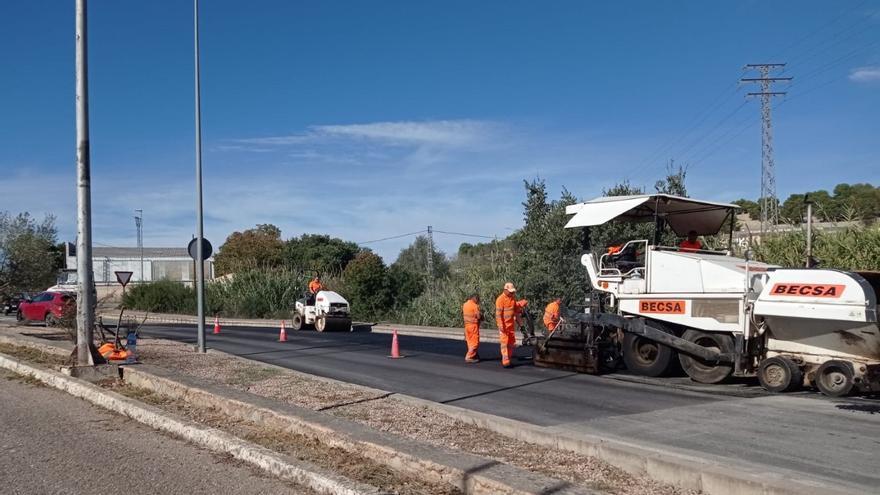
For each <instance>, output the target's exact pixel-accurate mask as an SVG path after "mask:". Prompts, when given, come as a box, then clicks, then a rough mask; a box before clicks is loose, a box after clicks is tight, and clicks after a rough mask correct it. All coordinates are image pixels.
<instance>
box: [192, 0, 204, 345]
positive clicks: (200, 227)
mask: <svg viewBox="0 0 880 495" xmlns="http://www.w3.org/2000/svg"><path fill="white" fill-rule="evenodd" d="M193 31H194V41H195V43H194V49H195V93H196V95H195V114H196V227H197V234H196V238H197V239H198V240H197V242H196V307H197V310H198V352H205V253H204V250H203V244H204V239H205V222H204V215H203V212H202V102H201V81H200V74H199V0H193Z"/></svg>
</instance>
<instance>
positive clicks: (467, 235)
mask: <svg viewBox="0 0 880 495" xmlns="http://www.w3.org/2000/svg"><path fill="white" fill-rule="evenodd" d="M434 233H436V234H447V235H460V236H463V237H480V238H482V239H494V238H495V237H493V236H491V235H480V234H466V233H464V232H447V231H444V230H437V229H434Z"/></svg>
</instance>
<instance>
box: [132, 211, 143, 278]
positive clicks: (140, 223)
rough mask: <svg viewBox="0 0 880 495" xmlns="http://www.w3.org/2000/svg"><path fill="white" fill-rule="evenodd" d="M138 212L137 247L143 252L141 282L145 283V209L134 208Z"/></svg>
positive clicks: (135, 219) (136, 220)
mask: <svg viewBox="0 0 880 495" xmlns="http://www.w3.org/2000/svg"><path fill="white" fill-rule="evenodd" d="M134 212H135V213H136V214H137V215H136V216H135V217H134V222H135V226H136V227H137V247H138V250H140V252H141V283H144V282H145V281H146V279H145V278H144V210H134Z"/></svg>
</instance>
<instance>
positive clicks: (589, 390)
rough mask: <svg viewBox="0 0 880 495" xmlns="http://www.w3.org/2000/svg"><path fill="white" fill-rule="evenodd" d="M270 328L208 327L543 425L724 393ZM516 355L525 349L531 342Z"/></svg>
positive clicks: (228, 338) (157, 331)
mask: <svg viewBox="0 0 880 495" xmlns="http://www.w3.org/2000/svg"><path fill="white" fill-rule="evenodd" d="M143 333H144V335H146V336H155V337H164V338H173V339H178V340H183V341H187V342H193V343H194V342H195V337H194V332H193V331H192V329H185V328H171V327H154V326H150V327H148V328H147V329H146V330H144V332H143ZM277 340H278V332H277V331H276V330H273V329H268V328H240V327H236V328H232V327H226V328H224V329H223V333H222V334H221V335H220V336H219V338H218V336H215V335H208V345H209V346H210V347H213V348H216V349H219V350H222V351H225V352H229V353H232V354H237V355H239V356H242V357H247V358H249V359H254V360H258V361H263V362H266V363H271V364H276V365H279V366H284V367H287V368H291V369H296V370H300V371H305V372H307V373H313V374H316V375H320V376H326V377H330V378H335V379H339V380H343V381H347V382H351V383H357V384H360V385H366V386H370V387H375V388H380V389H383V390H388V391H394V392H399V393H404V394H408V395H413V396H416V397H421V398H424V399H429V400H433V401H436V402H441V403H444V404H454V405H457V406H461V407H467V408H470V409H474V410H477V411H482V412H486V413H490V414H496V415H500V416H505V417H509V418H513V419H518V420H522V421H529V422H531V423H535V424H539V425H554V424H560V423H567V422H571V421H581V420H583V419H584V417H585V414H586V415H588V416H589V417H592V418H599V417H604V416H615V415H620V414H634V413H644V412H649V411H658V410H663V409H669V408H674V407H682V406H688V405H694V404H701V403H709V402H715V401H719V400H725V399H726V398H725V397H723V396H712V395H709V394H705V393H698V392H692V391H686V390H667V389H664V388H661V387H655V386H650V385H643V384H638V383H624V382H618V381H614V380H608V379H605V378H602V377H595V376H589V375H584V374H578V373H570V372H565V371H558V370H551V369H546V368H538V367H535V366H532V364H531V363H530V362H529V361H520V362H519V365H518V366H517V367H515V368H513V369H504V368H502V367H501V361H500V351H499V348H498V345H497V344H490V345H485V346H481V347H480V355H481V356H482V357H483V358H484V359H485V360H484V361H483V362H480V363H478V364H474V365H470V364H465V363H464V344H463V343H461V342H456V341H452V340H447V339H435V338H426V337H414V336H407V335H401V336H400V346H401V352H402V353H403V354H404V355H405V356H406V357H405V358H404V359H389V358H388V357H387V355H388V353H389V350H390V342H391V336H390V335H387V334H371V333H369V332H355V333H318V332H314V331H303V332H289V333H288V341H287V342H284V343H280V342H277ZM517 355H518V356H521V357H527V356H528V355H529V350H528V349H525V348H523V349H518V350H517Z"/></svg>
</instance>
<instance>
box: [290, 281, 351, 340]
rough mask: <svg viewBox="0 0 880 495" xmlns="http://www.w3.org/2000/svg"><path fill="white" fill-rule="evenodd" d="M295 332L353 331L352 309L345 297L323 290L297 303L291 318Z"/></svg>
mask: <svg viewBox="0 0 880 495" xmlns="http://www.w3.org/2000/svg"><path fill="white" fill-rule="evenodd" d="M291 327H292V328H293V329H294V330H302V329H304V328H314V329H315V330H317V331H319V332H324V331H330V332H338V331H345V332H350V331H351V307H350V306H349V304H348V301H346V300H345V298H344V297H342V296H340V295H339V294H338V293H336V292H333V291H332V290H322V291H318V293H316V294H314V295H313V296H309V297H304V298H302V299H299V300H298V301H296V306H295V307H294V310H293V315H292V317H291Z"/></svg>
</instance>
